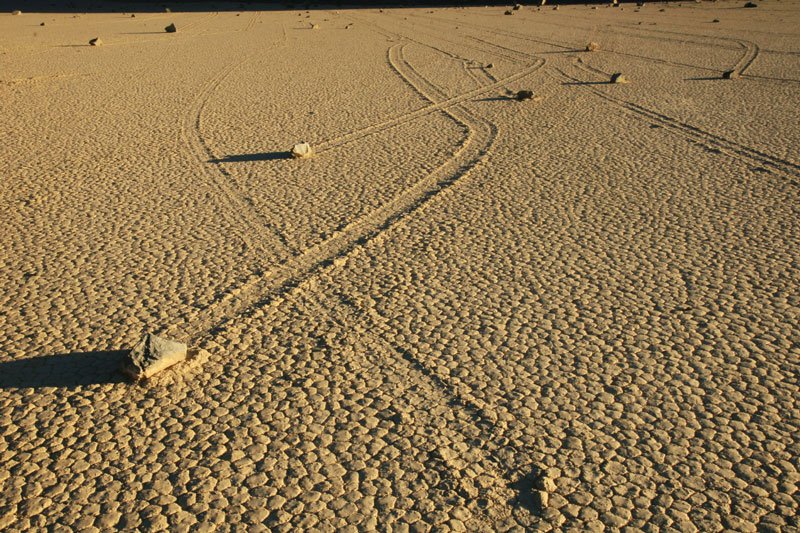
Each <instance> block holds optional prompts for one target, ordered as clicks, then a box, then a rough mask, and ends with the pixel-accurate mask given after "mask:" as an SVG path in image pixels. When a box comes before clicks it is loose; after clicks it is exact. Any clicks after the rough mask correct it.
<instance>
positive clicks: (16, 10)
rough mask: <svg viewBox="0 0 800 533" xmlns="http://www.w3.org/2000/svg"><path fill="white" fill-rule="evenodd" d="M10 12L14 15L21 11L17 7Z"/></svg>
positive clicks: (20, 13)
mask: <svg viewBox="0 0 800 533" xmlns="http://www.w3.org/2000/svg"><path fill="white" fill-rule="evenodd" d="M11 14H12V15H15V16H16V15H22V11H20V10H19V9H15V10H14V11H12V12H11Z"/></svg>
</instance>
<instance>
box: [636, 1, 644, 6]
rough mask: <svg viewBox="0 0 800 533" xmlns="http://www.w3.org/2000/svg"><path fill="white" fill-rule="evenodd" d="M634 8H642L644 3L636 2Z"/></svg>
mask: <svg viewBox="0 0 800 533" xmlns="http://www.w3.org/2000/svg"><path fill="white" fill-rule="evenodd" d="M636 7H644V2H636Z"/></svg>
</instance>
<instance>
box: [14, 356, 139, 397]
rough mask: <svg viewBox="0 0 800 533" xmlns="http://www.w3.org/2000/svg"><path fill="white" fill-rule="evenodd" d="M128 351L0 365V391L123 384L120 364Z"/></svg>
mask: <svg viewBox="0 0 800 533" xmlns="http://www.w3.org/2000/svg"><path fill="white" fill-rule="evenodd" d="M128 353H129V350H107V351H96V352H73V353H62V354H55V355H43V356H39V357H29V358H26V359H17V360H15V361H5V362H0V389H24V388H34V389H36V388H40V387H62V388H74V387H81V386H85V385H98V384H104V383H121V382H123V381H125V377H124V376H123V375H122V374H121V373H120V372H119V367H120V364H121V363H122V360H123V358H124V357H125V356H126V355H127V354H128Z"/></svg>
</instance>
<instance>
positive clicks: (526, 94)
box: [514, 90, 533, 102]
mask: <svg viewBox="0 0 800 533" xmlns="http://www.w3.org/2000/svg"><path fill="white" fill-rule="evenodd" d="M514 98H516V99H517V100H519V101H520V102H522V101H523V100H533V91H526V90H523V91H517V94H516V96H514Z"/></svg>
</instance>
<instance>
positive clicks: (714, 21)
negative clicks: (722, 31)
mask: <svg viewBox="0 0 800 533" xmlns="http://www.w3.org/2000/svg"><path fill="white" fill-rule="evenodd" d="M711 22H713V23H715V24H716V23H717V22H719V19H714V20H712V21H711Z"/></svg>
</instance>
